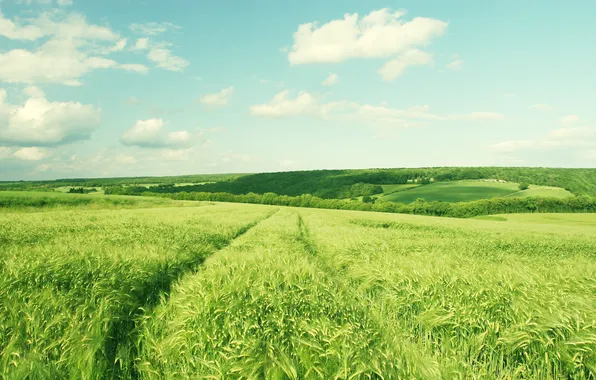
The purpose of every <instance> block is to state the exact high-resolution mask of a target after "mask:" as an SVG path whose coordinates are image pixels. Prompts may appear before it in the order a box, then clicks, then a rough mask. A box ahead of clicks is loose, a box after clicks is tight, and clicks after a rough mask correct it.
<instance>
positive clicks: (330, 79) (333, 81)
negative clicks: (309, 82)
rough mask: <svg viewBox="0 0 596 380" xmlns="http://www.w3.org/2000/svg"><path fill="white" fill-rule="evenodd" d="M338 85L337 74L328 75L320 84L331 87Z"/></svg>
mask: <svg viewBox="0 0 596 380" xmlns="http://www.w3.org/2000/svg"><path fill="white" fill-rule="evenodd" d="M337 83H339V77H338V76H337V74H334V73H329V76H328V77H327V78H325V80H324V81H323V82H322V83H321V84H322V85H323V86H333V85H334V84H337Z"/></svg>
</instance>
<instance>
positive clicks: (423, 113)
mask: <svg viewBox="0 0 596 380" xmlns="http://www.w3.org/2000/svg"><path fill="white" fill-rule="evenodd" d="M249 112H250V114H252V115H254V116H260V117H266V118H284V117H297V116H308V117H314V118H319V119H323V120H328V119H334V120H343V121H357V122H363V123H373V124H394V125H400V126H403V127H408V126H417V125H421V124H422V122H423V121H448V120H459V121H466V120H468V121H496V120H502V119H503V118H504V116H503V115H502V114H499V113H495V112H470V113H466V114H450V115H437V114H434V113H431V112H430V107H429V106H428V105H423V106H416V107H411V108H408V109H396V108H388V107H385V106H373V105H369V104H358V103H354V102H348V101H335V102H327V103H321V102H319V101H318V99H317V98H316V97H315V96H314V95H312V94H310V93H308V92H306V91H303V92H300V93H298V94H297V95H296V97H295V98H292V97H291V96H290V92H289V91H288V90H285V91H282V92H280V93H278V94H277V95H275V96H274V97H273V99H272V100H271V101H269V102H267V103H265V104H256V105H253V106H251V107H250V108H249Z"/></svg>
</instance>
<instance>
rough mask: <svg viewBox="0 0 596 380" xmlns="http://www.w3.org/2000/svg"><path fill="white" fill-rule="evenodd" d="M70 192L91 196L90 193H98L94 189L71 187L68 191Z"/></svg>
mask: <svg viewBox="0 0 596 380" xmlns="http://www.w3.org/2000/svg"><path fill="white" fill-rule="evenodd" d="M68 192H69V193H71V194H89V193H96V192H97V189H96V188H94V187H92V188H90V189H86V188H84V187H71V188H70V189H68Z"/></svg>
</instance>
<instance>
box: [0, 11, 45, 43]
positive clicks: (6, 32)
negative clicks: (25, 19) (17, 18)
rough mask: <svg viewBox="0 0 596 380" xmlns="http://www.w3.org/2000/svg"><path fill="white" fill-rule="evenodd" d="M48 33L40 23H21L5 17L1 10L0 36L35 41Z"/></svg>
mask: <svg viewBox="0 0 596 380" xmlns="http://www.w3.org/2000/svg"><path fill="white" fill-rule="evenodd" d="M46 34H47V31H44V30H42V29H41V28H40V27H39V26H38V25H26V26H23V25H20V24H17V23H15V22H13V21H12V20H10V19H7V18H5V17H4V15H3V14H2V12H0V36H2V37H6V38H8V39H10V40H29V41H33V40H36V39H38V38H40V37H43V36H45V35H46Z"/></svg>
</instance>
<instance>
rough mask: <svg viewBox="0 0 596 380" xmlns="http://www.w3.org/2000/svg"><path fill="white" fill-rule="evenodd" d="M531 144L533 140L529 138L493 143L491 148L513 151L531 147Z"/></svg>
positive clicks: (500, 150)
mask: <svg viewBox="0 0 596 380" xmlns="http://www.w3.org/2000/svg"><path fill="white" fill-rule="evenodd" d="M532 145H534V142H533V141H531V140H514V141H504V142H501V143H498V144H495V145H493V149H495V150H496V151H499V152H513V151H517V150H521V149H524V148H528V147H531V146H532Z"/></svg>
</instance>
